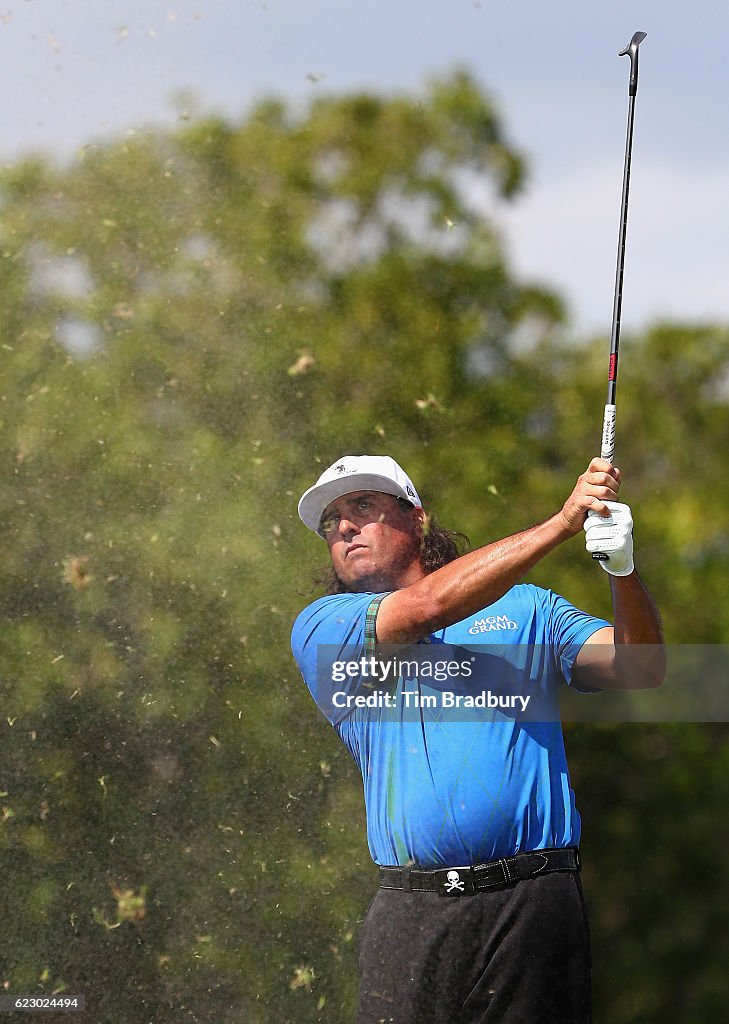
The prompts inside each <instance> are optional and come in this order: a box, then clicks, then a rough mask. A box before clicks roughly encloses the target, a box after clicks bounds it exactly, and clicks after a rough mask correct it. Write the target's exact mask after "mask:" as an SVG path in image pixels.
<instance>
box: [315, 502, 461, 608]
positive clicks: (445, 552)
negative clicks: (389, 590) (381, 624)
mask: <svg viewBox="0 0 729 1024" xmlns="http://www.w3.org/2000/svg"><path fill="white" fill-rule="evenodd" d="M397 501H398V504H399V505H401V506H402V507H403V508H414V505H413V504H412V502H410V501H406V500H405V499H404V498H398V499H397ZM470 546H471V542H470V540H469V539H468V537H467V536H466V534H465V533H461V532H460V531H458V530H446V529H444V528H443V527H442V526H441V525H440V524H439V523H438V522H437V521H436V519H435V516H432V515H427V516H426V520H425V527H424V529H423V538H422V541H421V544H420V564H421V566H422V567H423V572H424V573H425V574H426V575H430V573H431V572H435V570H436V569H442V567H443V566H444V565H448V563H449V562H452V561H454V560H455V559H456V558H458V557H459V556H460V555H462V554H464V552H465V551H467V550H468V549H469V548H470ZM313 582H314V586H315V587H322V588H323V589H324V593H325V594H327V595H328V594H346V593H349V588H348V587H347V586H346V584H344V583H343V582H342V581H341V580H340V578H339V576H337V574H336V572H335V571H334V569H333V568H332V566H331V565H329V566H327V567H326V568H325V569H322V571H321V572H320V573H317V574H316V576H315V577H314V581H313Z"/></svg>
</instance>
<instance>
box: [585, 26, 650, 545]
mask: <svg viewBox="0 0 729 1024" xmlns="http://www.w3.org/2000/svg"><path fill="white" fill-rule="evenodd" d="M645 36H646V33H645V32H636V33H635V34H634V35H633V38H632V39H631V40H630V42H629V43H628V45H627V46H626V47H625V49H624V50H621V51H620V54H619V56H621V57H623V56H626V55H627V56H629V57H630V85H629V88H628V127H627V131H626V138H625V161H624V164H623V193H622V200H621V203H620V231H619V233H618V260H617V267H616V270H615V292H614V295H613V322H612V329H611V332H610V361H609V364H608V388H607V400H606V403H605V412H604V415H603V421H602V441H601V445H600V457H601V458H602V459H605V460H606V461H607V462H612V461H613V458H614V456H615V416H616V398H617V387H618V351H619V347H620V315H621V312H622V307H623V271H624V268H625V237H626V234H627V230H628V195H629V192H630V160H631V155H632V151H633V121H634V118H635V97H636V95H637V92H638V47H639V46H640V44H641V43H642V41H643V40H644V39H645ZM592 557H593V558H595V559H598V560H600V561H605V560H606V559H607V555H606V554H604V553H603V552H600V551H595V552H594V553H593V556H592Z"/></svg>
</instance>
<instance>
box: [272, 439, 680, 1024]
mask: <svg viewBox="0 0 729 1024" xmlns="http://www.w3.org/2000/svg"><path fill="white" fill-rule="evenodd" d="M619 489H620V471H619V470H618V469H617V468H616V467H614V466H612V465H610V463H608V462H606V461H603V460H601V459H593V460H592V462H591V463H590V465H589V466H588V468H587V470H586V471H585V472H584V473H583V474H582V475H581V476H580V477H579V478H578V480H577V483H576V484H575V487H574V489H573V491H572V493H571V494H570V495H569V497H568V498H567V500H566V501H565V503H564V505H563V506H562V508H561V509H560V510H559V511H558V512H556V513H555V514H554V515H552V516H550V517H549V518H548V519H546V520H545V521H544V522H542V523H540V524H538V525H537V526H533V527H531V528H529V529H526V530H524V531H523V532H521V533H517V534H514V535H513V536H509V537H506V538H504V539H503V540H497V541H495V542H494V543H491V544H488V545H486V546H485V547H482V548H479V549H477V550H474V551H468V552H467V553H465V554H459V550H458V547H457V546H456V539H455V538H456V536H457V535H454V534H452V533H450V532H449V531H446V530H443V529H441V528H440V527H439V526H437V525H436V524H435V522H434V520H433V519H432V518H431V517H429V516H428V515H427V514H426V512H425V511H424V509H423V503H422V502H421V500H420V498H419V496H418V492H417V490H416V488H415V485H414V484H413V482H412V480H411V479H410V478H409V477H408V476H407V474H406V473H405V472H404V471H403V469H402V468H401V467H400V466H399V465H398V464H397V463H396V462H395V461H394V459H392V458H390V457H387V456H377V455H375V456H372V455H359V456H353V455H346V456H344V457H343V458H341V459H339V460H338V461H337V462H335V463H334V464H333V465H332V466H330V467H329V468H328V469H327V470H326V471H325V472H324V473H323V474H322V475H321V476H320V477H319V479H318V480H317V482H316V483H315V484H314V486H313V487H310V488H309V489H308V490H307V491H306V493H305V494H304V495H303V496H302V498H301V500H300V502H299V515H300V517H301V519H302V520H303V522H304V524H305V525H306V526H307V527H308V528H309V529H311V530H313V531H314V532H315V533H317V534H318V535H319V536H320V537H321V538H323V539H324V541H325V542H326V544H327V547H328V549H329V555H330V558H331V569H332V572H331V577H330V584H329V587H328V590H329V593H328V594H327V596H325V597H322V598H320V599H319V600H316V601H314V602H313V603H312V604H310V605H309V606H308V607H307V608H305V609H304V610H303V611H302V612H301V614H300V615H299V616H298V618H297V620H296V623H295V624H294V628H293V635H292V647H293V652H294V656H295V658H296V660H297V662H298V665H299V667H300V670H301V672H302V675H303V677H304V680H305V681H306V683H307V685H308V686H309V689H310V690H311V693H312V695H313V697H314V699H315V700H316V701H317V703H318V705H319V707H320V708H321V710H322V712H323V713H324V714H325V716H326V717H327V719H328V720H329V721H330V722H331V724H332V725H333V726H334V727H335V729H336V730H337V732H338V734H339V736H340V738H341V739H342V741H343V742H344V744H345V746H346V747H347V749H348V750H349V752H350V753H351V754H352V756H353V758H354V759H355V761H356V763H357V765H358V766H359V768H360V770H361V772H362V778H363V781H364V795H365V806H366V812H367V833H368V841H369V846H370V851H371V854H372V857H373V859H374V861H375V863H376V864H377V865H379V874H380V889H379V891H378V893H377V895H376V896H375V899H374V900H373V902H372V904H371V906H370V908H369V911H368V913H367V916H366V918H365V921H364V924H363V927H362V932H361V936H360V973H361V984H360V1002H359V1010H358V1015H357V1024H383V1022H384V1024H487V1022H488V1024H496V1022H498V1024H587V1022H589V1021H590V1019H591V1010H590V947H589V934H588V927H587V920H586V916H585V909H584V902H583V897H582V890H581V887H580V880H579V868H580V862H579V850H578V846H579V840H580V818H579V815H578V812H577V810H576V808H575V800H574V794H573V792H572V789H571V787H570V783H569V777H568V772H567V763H566V759H565V750H564V743H563V737H562V728H561V724H560V721H559V713H558V706H557V698H558V693H559V690H560V688H561V687H563V686H564V685H565V684H566V685H568V686H570V687H572V688H574V689H576V690H579V691H584V692H591V691H595V690H600V689H610V688H623V689H625V688H629V689H637V688H642V687H655V686H658V685H660V683H661V682H662V680H663V676H664V672H665V660H664V648H663V636H662V630H661V625H660V619H659V615H658V612H657V610H656V608H655V606H654V604H653V601H652V600H651V598H650V596H649V594H648V592H647V591H646V589H645V587H644V585H643V583H642V582H641V580H640V577H639V576H638V573H637V572H636V571H635V568H634V562H633V538H632V518H631V513H630V509H629V508H628V506H627V505H624V504H622V503H620V502H618V501H617V500H616V499H617V495H618V491H619ZM589 513H595V514H594V515H588V514H589ZM583 529H584V532H585V536H586V545H587V550H588V551H590V552H601V553H603V556H604V559H603V560H602V561H601V562H600V565H601V567H602V569H603V570H605V572H606V573H607V574H608V575H607V577H606V578H607V579H609V581H610V587H611V592H612V603H613V620H614V622H613V625H610V624H609V623H608V622H606V621H605V620H604V619H600V618H595V617H594V616H592V615H589V614H587V613H585V612H583V611H579V610H578V609H576V608H574V607H573V606H572V605H571V604H569V602H568V601H566V600H565V599H564V598H563V597H560V596H559V595H557V594H555V593H553V592H552V591H550V590H544V589H541V588H539V587H536V586H532V585H531V584H525V583H521V582H520V581H521V579H522V577H523V576H524V575H525V574H526V573H527V572H528V571H529V570H530V569H531V568H532V566H534V565H536V563H537V562H539V561H540V559H542V558H544V556H545V555H547V554H549V552H550V551H552V550H553V549H554V548H556V547H557V546H558V545H559V544H562V543H563V542H564V541H567V540H569V539H570V538H571V537H574V536H575V535H577V534H578V533H581V532H582V531H583ZM605 556H606V557H605ZM375 655H376V657H375ZM585 699H595V698H589V697H586V698H585Z"/></svg>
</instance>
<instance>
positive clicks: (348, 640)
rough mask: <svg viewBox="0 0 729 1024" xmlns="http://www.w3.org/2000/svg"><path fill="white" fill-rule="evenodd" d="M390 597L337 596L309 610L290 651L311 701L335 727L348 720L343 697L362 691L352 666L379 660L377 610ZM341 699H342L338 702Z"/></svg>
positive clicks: (299, 622)
mask: <svg viewBox="0 0 729 1024" xmlns="http://www.w3.org/2000/svg"><path fill="white" fill-rule="evenodd" d="M385 596H386V595H385V594H372V593H367V594H334V595H331V596H330V597H323V598H320V599H319V600H318V601H315V602H314V603H313V604H310V605H309V606H308V607H307V608H305V609H304V610H303V611H302V612H301V614H300V615H299V616H298V618H297V619H296V622H295V623H294V626H293V630H292V633H291V649H292V652H293V655H294V658H295V659H296V662H297V664H298V666H299V670H300V672H301V674H302V676H303V677H304V681H305V683H306V685H307V686H308V687H309V690H310V691H311V695H312V697H313V698H314V700H315V701H316V703H317V704H318V706H319V709H320V710H321V712H322V713H323V714H324V715H325V716H326V717H327V718H328V719H329V721H330V722H331V723H332V724H336V722H338V721H341V719H342V718H344V717H346V714H347V711H346V707H344V706H342V707H338V706H337V705H340V704H341V705H344V701H343V699H342V697H341V695H342V694H343V695H344V696H345V697H346V695H348V694H351V693H356V692H358V691H359V690H360V689H362V673H361V672H355V671H354V668H353V666H354V665H355V664H356V663H359V662H361V660H362V659H363V658H366V657H368V656H370V655H374V648H375V643H376V633H375V626H376V619H377V609H378V608H379V605H380V602H381V601H382V599H383V598H384V597H385ZM337 695H340V696H337Z"/></svg>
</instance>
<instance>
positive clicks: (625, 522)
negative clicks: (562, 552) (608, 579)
mask: <svg viewBox="0 0 729 1024" xmlns="http://www.w3.org/2000/svg"><path fill="white" fill-rule="evenodd" d="M605 504H606V505H607V507H608V508H609V509H610V515H609V516H599V515H597V513H595V512H592V513H590V515H588V517H587V519H586V520H585V525H584V531H585V547H586V548H587V550H588V551H589V552H590V554H592V552H593V551H602V552H603V553H604V554H606V555H607V556H608V557H607V558H606V559H605V560H604V561H601V562H600V565H601V566H602V567H603V569H604V570H605V572H609V573H610V575H611V576H630V574H631V572H632V571H633V568H634V566H633V516H632V515H631V512H630V506H629V505H624V504H622V502H619V501H606V502H605Z"/></svg>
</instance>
